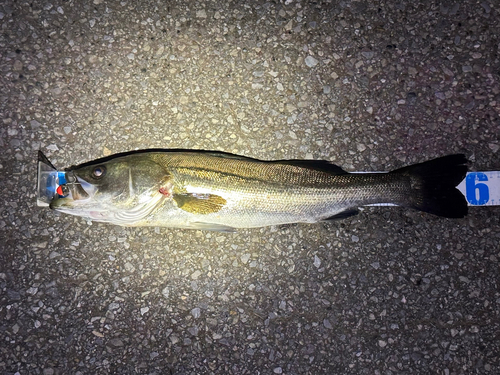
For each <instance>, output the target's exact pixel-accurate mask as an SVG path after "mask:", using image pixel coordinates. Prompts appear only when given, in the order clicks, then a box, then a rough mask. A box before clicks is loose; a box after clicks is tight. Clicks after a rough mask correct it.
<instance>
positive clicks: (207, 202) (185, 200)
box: [173, 193, 226, 215]
mask: <svg viewBox="0 0 500 375" xmlns="http://www.w3.org/2000/svg"><path fill="white" fill-rule="evenodd" d="M173 198H174V201H175V203H176V204H177V207H179V208H180V209H181V210H184V211H186V212H189V213H192V214H201V215H207V214H213V213H215V212H218V211H220V210H221V209H222V207H224V205H225V204H226V200H225V199H224V198H222V197H221V196H219V195H215V194H194V193H180V194H174V196H173Z"/></svg>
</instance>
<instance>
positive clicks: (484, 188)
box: [465, 172, 490, 206]
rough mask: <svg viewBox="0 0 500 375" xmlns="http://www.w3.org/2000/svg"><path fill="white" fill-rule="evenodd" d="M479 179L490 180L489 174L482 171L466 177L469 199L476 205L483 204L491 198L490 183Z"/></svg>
mask: <svg viewBox="0 0 500 375" xmlns="http://www.w3.org/2000/svg"><path fill="white" fill-rule="evenodd" d="M478 181H488V176H486V175H485V174H484V173H481V172H477V173H469V174H468V175H467V178H466V179H465V190H466V194H467V200H468V201H469V203H470V204H473V205H474V206H482V205H483V204H486V202H488V201H489V200H490V191H489V190H488V185H486V184H483V183H481V182H478Z"/></svg>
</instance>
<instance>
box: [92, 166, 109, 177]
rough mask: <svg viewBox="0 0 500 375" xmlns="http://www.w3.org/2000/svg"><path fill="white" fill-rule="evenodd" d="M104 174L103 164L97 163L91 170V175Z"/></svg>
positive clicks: (99, 175)
mask: <svg viewBox="0 0 500 375" xmlns="http://www.w3.org/2000/svg"><path fill="white" fill-rule="evenodd" d="M105 174H106V167H105V166H103V165H98V166H97V167H95V168H94V169H93V170H92V177H94V178H101V177H103V176H104V175H105Z"/></svg>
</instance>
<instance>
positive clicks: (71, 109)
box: [0, 0, 500, 375]
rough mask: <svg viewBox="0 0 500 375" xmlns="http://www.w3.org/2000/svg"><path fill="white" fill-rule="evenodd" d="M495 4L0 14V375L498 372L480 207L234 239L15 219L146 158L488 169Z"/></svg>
mask: <svg viewBox="0 0 500 375" xmlns="http://www.w3.org/2000/svg"><path fill="white" fill-rule="evenodd" d="M499 19H500V18H499V5H498V3H497V2H494V1H479V2H476V1H471V0H465V1H456V2H452V3H447V2H442V3H441V2H435V1H430V2H429V1H413V2H404V1H388V2H370V1H359V2H353V1H316V2H305V1H290V0H287V1H286V2H283V1H273V2H264V1H225V2H218V1H212V2H201V1H181V0H179V1H145V0H140V1H130V0H129V1H104V0H94V1H73V0H69V1H52V2H38V1H33V2H25V1H12V0H10V1H9V0H7V1H2V2H1V3H0V27H1V33H0V71H1V75H0V80H1V81H0V87H1V90H0V112H1V121H2V123H1V125H0V146H1V150H2V152H1V153H0V192H1V198H0V199H1V204H0V238H1V241H0V293H1V294H0V319H1V320H0V332H1V335H0V339H1V341H0V371H1V372H2V373H3V374H21V375H24V374H43V375H51V374H134V373H137V374H444V375H454V374H498V373H500V365H499V363H500V359H499V356H500V349H499V346H500V344H499V339H500V333H499V332H500V321H499V307H500V306H499V304H500V294H499V290H498V287H499V282H500V278H499V258H500V251H499V247H500V246H499V242H500V219H499V217H500V208H498V207H479V208H471V209H470V213H469V215H468V216H467V217H466V218H464V219H443V218H438V217H435V216H432V215H428V214H423V213H419V212H416V211H410V210H405V209H402V208H397V207H382V208H366V209H364V210H363V212H362V213H361V214H360V215H358V216H355V217H352V218H348V219H346V220H344V221H337V222H333V223H320V224H315V225H306V224H297V225H287V226H279V227H269V228H261V229H248V230H239V231H238V232H236V233H217V232H201V231H193V230H181V229H166V228H122V227H116V226H112V225H106V224H100V223H88V222H86V221H85V220H84V219H81V218H78V217H72V216H68V215H62V214H58V213H57V212H54V211H51V210H49V209H48V208H39V207H37V206H36V154H37V151H38V150H39V149H40V150H42V151H43V152H44V153H45V154H46V155H47V156H48V157H49V158H50V159H51V161H52V162H53V163H54V164H55V165H56V166H58V167H65V166H69V165H72V164H78V163H81V162H84V161H89V160H92V159H96V158H98V157H102V156H104V155H109V154H111V153H115V152H122V151H128V150H132V149H144V148H153V147H162V148H195V149H209V150H222V151H226V152H233V153H237V154H241V155H246V156H251V157H255V158H261V159H286V158H294V159H310V158H313V159H326V160H332V161H334V162H335V163H337V164H339V165H341V166H342V167H344V168H345V169H347V170H349V171H384V170H391V169H394V168H397V167H401V166H404V165H407V164H411V163H415V162H420V161H424V160H427V159H431V158H434V157H437V156H441V155H445V154H450V153H457V152H461V153H465V154H466V155H467V157H468V159H469V160H470V168H471V170H478V171H486V170H500V158H499V156H500V152H499V147H500V120H499V112H500V95H499V94H500V57H499V43H500V40H499V36H500V26H499Z"/></svg>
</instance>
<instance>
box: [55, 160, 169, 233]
mask: <svg viewBox="0 0 500 375" xmlns="http://www.w3.org/2000/svg"><path fill="white" fill-rule="evenodd" d="M65 177H66V181H67V183H66V184H65V185H63V187H64V192H63V195H62V196H56V197H55V198H54V199H53V200H52V201H51V202H50V208H52V209H55V210H57V211H61V212H64V213H68V214H72V215H76V216H82V217H85V218H88V219H91V220H96V221H104V222H111V223H115V224H120V225H136V224H137V223H138V222H139V221H141V220H143V219H144V218H145V217H146V216H147V215H149V214H150V213H151V212H152V211H154V209H155V208H156V207H158V205H159V204H160V203H161V202H162V201H163V200H164V199H165V198H166V197H167V196H168V193H166V191H168V189H169V187H170V185H171V184H170V185H169V180H170V176H169V174H168V172H167V171H166V170H165V168H164V167H162V166H161V165H159V164H157V163H155V162H154V161H153V160H151V159H149V158H148V157H145V156H143V155H128V156H123V157H116V158H111V159H108V158H103V159H99V160H96V161H94V162H89V163H84V164H81V165H78V166H75V167H70V168H68V169H67V170H66V176H65Z"/></svg>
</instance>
